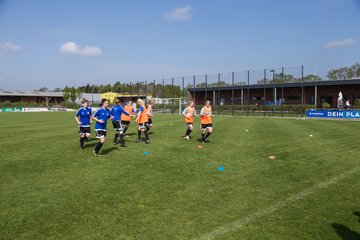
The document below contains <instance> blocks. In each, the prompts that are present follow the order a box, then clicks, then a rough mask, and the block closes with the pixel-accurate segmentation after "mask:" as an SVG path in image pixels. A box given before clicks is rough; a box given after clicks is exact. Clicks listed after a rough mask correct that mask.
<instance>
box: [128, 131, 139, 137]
mask: <svg viewBox="0 0 360 240" xmlns="http://www.w3.org/2000/svg"><path fill="white" fill-rule="evenodd" d="M126 135H127V136H129V137H130V136H134V135H137V133H133V132H132V133H127V132H126V134H125V136H126Z"/></svg>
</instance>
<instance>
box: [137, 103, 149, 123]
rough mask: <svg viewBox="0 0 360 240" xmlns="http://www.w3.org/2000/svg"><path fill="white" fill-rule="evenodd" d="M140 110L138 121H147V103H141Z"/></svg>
mask: <svg viewBox="0 0 360 240" xmlns="http://www.w3.org/2000/svg"><path fill="white" fill-rule="evenodd" d="M139 111H141V112H140V116H139V118H138V123H139V124H140V123H146V122H148V121H149V118H148V115H147V110H146V107H145V105H140V109H139Z"/></svg>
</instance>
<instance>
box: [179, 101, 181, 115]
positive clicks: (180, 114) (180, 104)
mask: <svg viewBox="0 0 360 240" xmlns="http://www.w3.org/2000/svg"><path fill="white" fill-rule="evenodd" d="M179 115H180V116H181V98H179Z"/></svg>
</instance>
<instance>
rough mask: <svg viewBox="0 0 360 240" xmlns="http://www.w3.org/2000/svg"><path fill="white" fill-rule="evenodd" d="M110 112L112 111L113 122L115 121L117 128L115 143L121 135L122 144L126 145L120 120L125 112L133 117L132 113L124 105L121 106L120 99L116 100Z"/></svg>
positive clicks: (114, 124)
mask: <svg viewBox="0 0 360 240" xmlns="http://www.w3.org/2000/svg"><path fill="white" fill-rule="evenodd" d="M110 113H111V116H112V117H113V119H112V123H113V126H114V130H115V137H114V145H115V144H116V140H117V138H118V137H119V136H120V145H121V146H122V147H126V145H125V142H124V131H123V128H122V125H121V123H120V121H121V116H122V115H123V114H124V115H126V116H129V117H131V115H130V113H128V112H126V111H125V110H124V108H123V107H122V106H120V100H119V99H116V100H115V105H114V106H113V107H112V109H111V111H110Z"/></svg>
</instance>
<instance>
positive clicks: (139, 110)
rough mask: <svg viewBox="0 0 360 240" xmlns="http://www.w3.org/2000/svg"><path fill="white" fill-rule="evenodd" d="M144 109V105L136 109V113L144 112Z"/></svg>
mask: <svg viewBox="0 0 360 240" xmlns="http://www.w3.org/2000/svg"><path fill="white" fill-rule="evenodd" d="M142 111H144V108H143V107H142V106H140V107H139V109H138V110H136V114H138V113H139V112H142Z"/></svg>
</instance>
